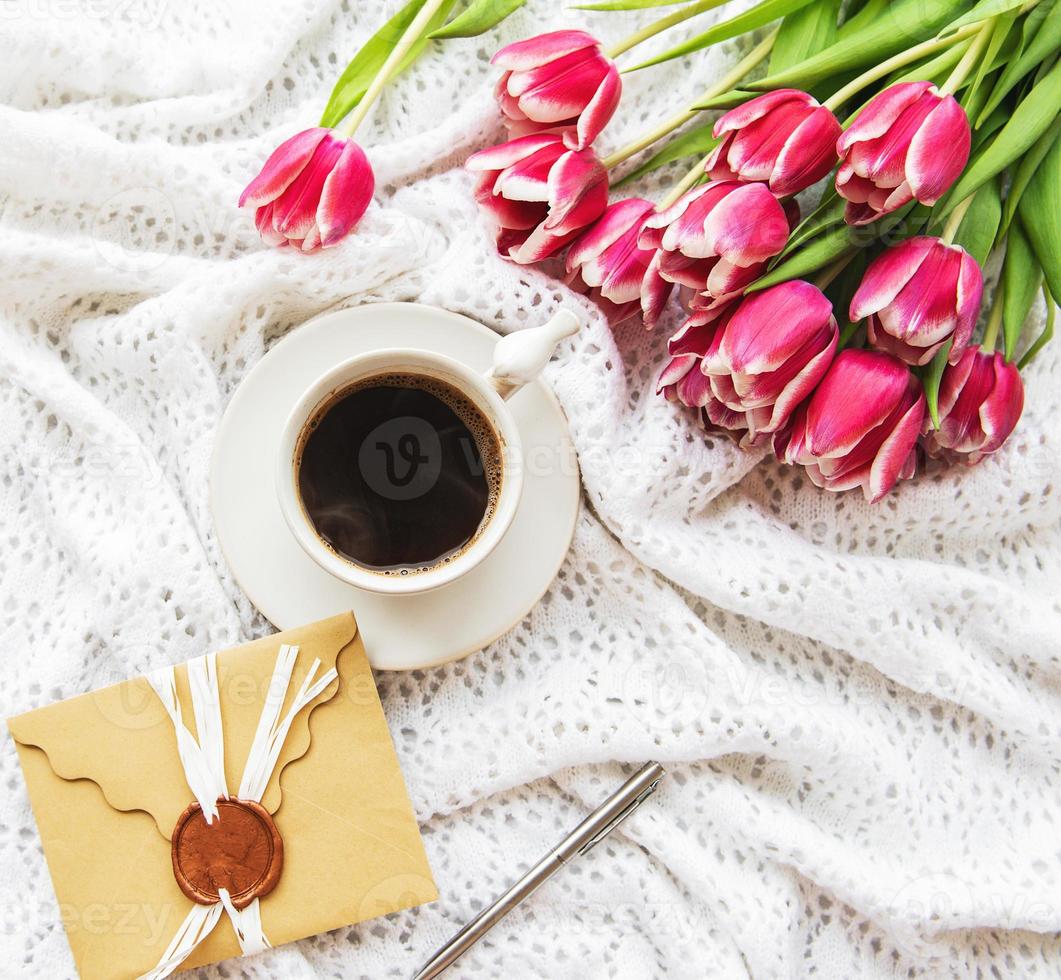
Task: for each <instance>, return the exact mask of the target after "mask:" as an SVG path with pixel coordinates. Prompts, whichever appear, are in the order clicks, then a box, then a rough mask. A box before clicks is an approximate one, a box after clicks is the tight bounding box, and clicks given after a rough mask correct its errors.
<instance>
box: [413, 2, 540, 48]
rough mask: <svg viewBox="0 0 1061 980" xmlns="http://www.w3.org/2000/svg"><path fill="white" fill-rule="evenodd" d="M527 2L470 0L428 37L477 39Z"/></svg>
mask: <svg viewBox="0 0 1061 980" xmlns="http://www.w3.org/2000/svg"><path fill="white" fill-rule="evenodd" d="M526 2H527V0H472V3H471V4H470V5H469V6H468V7H466V8H465V9H464V10H462V11H461V12H460V13H459V14H457V16H456V17H454V18H453V20H451V21H450V22H449V23H448V24H446V25H445V27H440V28H439V29H438V30H437V31H435V32H434V33H432V34H431V35H430V37H432V38H433V39H435V40H446V39H448V38H452V37H478V36H479V35H480V34H485V33H486V32H487V31H488V30H490V29H491V28H494V27H497V25H498V24H500V23H501V21H503V20H504V19H505V18H506V17H508V16H509V14H513V13H515V12H516V11H517V10H519V8H520V7H522V6H523V5H524V4H525V3H526Z"/></svg>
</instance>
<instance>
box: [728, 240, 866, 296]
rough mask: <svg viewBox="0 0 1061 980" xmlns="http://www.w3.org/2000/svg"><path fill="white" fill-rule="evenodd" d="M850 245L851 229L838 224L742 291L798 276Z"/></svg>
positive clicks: (808, 272) (846, 250)
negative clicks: (837, 226)
mask: <svg viewBox="0 0 1061 980" xmlns="http://www.w3.org/2000/svg"><path fill="white" fill-rule="evenodd" d="M851 247H852V229H850V228H848V226H847V225H841V226H840V227H839V228H834V229H833V230H832V231H828V232H826V233H825V234H823V235H819V236H818V237H817V238H815V239H813V240H812V241H810V242H808V243H807V244H806V245H804V246H803V248H801V249H798V250H796V251H795V252H793V253H792V254H791V255H790V256H789V257H788V258H784V259H782V261H780V262H779V263H778V264H777V265H776V266H774V267H773V268H772V269H771V270H770V271H769V272H767V273H766V274H765V275H763V276H760V277H759V278H758V279H756V280H755V282H753V283H752V284H751V285H750V286H749V287H748V288H747V289H746V290H745V292H746V293H755V292H758V291H759V290H760V289H766V288H767V287H768V286H776V285H777V284H778V283H779V282H788V280H789V279H802V278H805V277H806V276H808V275H810V273H812V272H816V271H817V270H818V269H821V268H824V267H825V266H827V265H829V264H830V263H831V262H835V261H836V260H837V259H838V258H840V256H841V255H843V254H844V253H845V252H849V251H850V250H851Z"/></svg>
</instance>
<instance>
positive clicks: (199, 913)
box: [139, 905, 222, 980]
mask: <svg viewBox="0 0 1061 980" xmlns="http://www.w3.org/2000/svg"><path fill="white" fill-rule="evenodd" d="M221 911H222V909H221V906H220V905H193V906H192V907H191V909H190V910H189V912H188V914H187V916H185V919H184V921H183V922H182V923H181V924H180V927H179V928H178V929H177V934H176V935H175V936H174V937H173V941H172V942H171V943H170V944H169V945H168V946H167V947H166V952H164V953H163V954H162V959H160V960H159V961H158V965H157V966H156V967H155V968H154V969H153V970H149V971H148V972H147V973H144V974H142V975H141V976H140V977H139V980H163V978H164V977H168V976H169V975H170V974H171V973H172V972H173V971H174V970H176V969H177V968H178V967H179V966H180V965H181V963H183V962H184V961H185V960H186V959H187V958H188V957H189V956H190V955H191V952H192V950H193V949H195V947H196V946H198V945H199V943H201V942H202V941H203V940H204V939H206V937H207V936H209V935H210V933H211V932H213V930H214V926H216V925H217V920H218V919H220V918H221Z"/></svg>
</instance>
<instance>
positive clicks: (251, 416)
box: [210, 303, 581, 670]
mask: <svg viewBox="0 0 1061 980" xmlns="http://www.w3.org/2000/svg"><path fill="white" fill-rule="evenodd" d="M497 340H498V335H497V334H496V333H494V332H493V331H492V330H490V329H488V328H487V327H485V326H483V325H482V324H481V323H477V322H476V321H475V320H471V319H469V318H468V317H465V316H460V315H458V314H456V313H449V312H446V311H445V310H439V309H435V308H434V307H430V306H420V305H417V304H415V303H386V304H379V305H370V306H361V307H357V308H354V309H349V310H340V311H339V312H337V313H330V314H327V315H326V316H322V317H319V318H318V319H316V320H312V321H310V322H309V323H307V324H305V325H304V326H302V327H299V328H298V329H296V330H294V331H293V332H292V333H290V334H288V335H287V336H286V337H285V338H284V339H283V340H282V341H281V342H280V343H278V344H277V345H276V346H275V347H273V349H272V350H270V351H269V353H268V354H266V355H265V357H263V358H262V359H261V361H259V363H258V364H257V365H255V367H254V368H253V369H252V370H251V372H250V374H248V375H247V377H246V378H245V379H244V381H243V383H242V384H241V385H240V387H239V389H238V390H237V391H236V393H235V395H233V397H232V401H231V402H230V403H229V405H228V408H227V409H226V411H225V415H224V418H223V419H222V420H221V425H220V426H219V428H218V432H217V441H216V443H215V445H214V455H213V460H212V463H211V467H210V508H211V510H212V512H213V515H214V525H215V527H216V528H217V535H218V538H219V539H220V542H221V549H222V551H223V552H224V554H225V557H226V558H227V559H228V563H229V566H230V567H231V569H232V573H233V575H234V576H235V577H236V581H237V582H239V584H240V586H241V587H242V588H243V590H244V591H245V592H246V593H247V595H248V597H249V598H250V600H251V602H253V603H254V605H255V606H257V607H258V609H260V610H261V612H262V613H263V614H264V615H265V617H266V618H267V619H268V620H269V621H270V622H271V623H272V624H273V625H274V626H276V627H278V628H279V629H290V628H291V627H294V626H301V625H303V624H305V623H311V622H313V621H315V620H318V619H324V618H326V617H328V616H333V615H335V614H336V613H339V612H343V611H345V610H348V609H352V610H353V611H354V615H355V616H356V617H357V621H358V624H359V625H360V627H361V633H362V636H363V637H364V640H365V649H366V651H367V652H368V658H369V660H370V661H371V663H372V666H373V667H376V668H378V669H382V670H413V669H416V668H419V667H430V666H433V665H435V664H440V663H445V662H446V661H448V660H456V659H457V658H459V657H463V656H466V655H467V654H469V653H473V652H474V651H476V650H480V649H482V648H483V647H484V646H486V645H487V644H488V643H490V642H491V641H492V640H495V639H496V638H497V637H498V636H500V635H501V634H502V633H504V632H505V631H506V630H508V629H509V628H511V627H512V626H514V625H515V624H516V623H518V622H519V621H520V620H521V619H522V618H523V617H524V616H525V615H526V614H527V613H528V612H529V611H530V609H531V608H532V607H533V606H534V605H535V603H537V601H538V600H539V599H540V598H541V597H542V595H543V594H544V592H545V590H546V589H547V588H548V587H549V583H550V582H552V580H553V579H554V578H555V577H556V573H557V571H558V570H559V568H560V563H561V562H562V561H563V559H564V556H565V555H566V554H567V549H568V546H569V545H570V544H571V537H572V535H573V534H574V530H575V520H576V518H577V516H578V507H579V499H580V494H581V485H580V481H579V476H578V466H577V463H576V462H575V451H574V447H573V446H572V444H571V439H570V436H569V434H568V429H567V421H566V419H565V418H564V414H563V411H562V410H561V408H560V404H559V402H557V400H556V397H555V396H554V395H553V394H552V392H551V391H549V390H548V389H547V388H545V387H544V386H543V385H542V384H541V383H540V382H535V383H532V384H529V385H527V386H526V387H525V388H523V389H522V390H521V391H518V392H517V393H516V394H515V395H513V396H512V399H511V401H510V402H509V405H510V406H511V408H512V413H513V415H514V416H515V418H516V421H517V423H518V424H519V428H520V434H521V436H522V439H523V452H524V483H523V496H522V499H521V500H520V505H519V509H518V511H517V512H516V517H515V520H514V521H513V522H512V527H511V528H510V529H509V531H508V533H507V534H506V535H505V537H504V539H503V540H502V541H501V543H500V544H499V545H498V546H497V548H496V549H495V550H494V551H493V552H492V553H491V554H490V555H489V556H487V558H486V559H485V560H484V561H483V563H482V564H481V565H479V566H478V567H476V568H474V569H473V570H472V571H471V572H469V573H468V574H467V575H465V576H464V577H463V578H461V579H459V580H458V581H456V582H453V583H451V584H450V585H446V586H443V587H442V588H439V589H436V590H435V591H433V592H425V593H421V594H419V595H412V596H383V595H377V594H375V593H370V592H363V591H361V590H360V589H356V588H354V587H353V586H351V585H347V584H346V583H345V582H341V581H339V580H338V579H336V578H334V577H332V576H331V575H329V574H328V573H327V572H325V571H324V570H323V569H322V568H321V567H320V566H319V565H317V564H316V563H315V562H314V561H313V560H312V559H311V558H310V557H309V556H308V555H307V554H306V553H305V552H304V551H303V550H302V549H301V548H300V547H299V546H298V544H297V543H296V542H295V539H294V537H292V535H291V532H290V531H289V530H288V528H287V525H286V524H285V522H284V518H283V516H282V515H281V513H280V505H279V503H278V502H277V498H276V491H275V489H274V486H273V479H274V472H275V464H276V453H277V452H278V446H279V442H280V432H281V429H282V428H283V425H284V421H285V420H286V418H287V416H288V414H289V413H290V411H291V409H292V407H293V406H294V404H295V402H296V401H297V400H298V398H299V396H300V395H301V394H302V393H303V392H304V391H305V390H306V389H307V388H308V387H309V386H310V384H311V382H312V381H313V380H314V379H316V378H317V377H318V376H320V375H321V374H323V373H324V372H325V371H326V370H328V369H329V368H331V367H333V366H334V365H335V364H337V363H338V362H339V361H342V360H345V359H346V358H349V357H353V356H354V355H356V354H362V353H365V352H367V351H371V350H376V349H377V348H380V347H403V346H404V347H416V348H420V349H422V350H431V351H438V352H440V353H443V354H448V355H449V356H450V357H455V358H457V359H458V360H461V361H464V362H465V363H466V364H469V365H471V366H472V367H475V368H478V369H479V370H486V369H487V368H488V367H489V366H490V361H491V356H492V352H493V348H494V344H495V343H496V342H497Z"/></svg>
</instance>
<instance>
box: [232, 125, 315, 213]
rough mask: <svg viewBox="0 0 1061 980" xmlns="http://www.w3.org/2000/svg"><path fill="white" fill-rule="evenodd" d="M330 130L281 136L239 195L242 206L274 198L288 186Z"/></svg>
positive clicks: (257, 204)
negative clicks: (286, 137)
mask: <svg viewBox="0 0 1061 980" xmlns="http://www.w3.org/2000/svg"><path fill="white" fill-rule="evenodd" d="M330 133H331V130H329V129H324V128H317V129H306V130H303V131H302V132H301V133H296V134H295V135H294V136H292V137H290V139H286V140H284V142H283V143H281V144H280V145H279V146H278V147H277V148H276V149H275V150H273V152H272V153H271V154H270V155H269V159H268V160H266V161H265V164H264V165H263V166H262V169H261V172H260V173H259V174H258V176H257V177H255V178H254V180H252V181H251V182H250V183H249V184H248V185H247V186H246V188H244V191H243V193H242V194H240V196H239V206H240V207H241V208H244V207H246V208H259V207H262V206H263V205H265V204H268V203H270V202H271V201H275V200H276V198H278V197H279V196H280V195H281V194H283V193H284V191H286V190H287V189H288V187H290V186H291V183H292V182H293V181H294V180H295V178H296V177H298V175H299V174H300V173H302V171H303V169H304V168H305V166H306V164H307V163H309V161H310V160H311V159H312V158H313V154H314V153H315V152H316V150H317V147H318V146H319V145H320V143H321V140H323V139H324V138H325V137H326V136H328V135H329V134H330Z"/></svg>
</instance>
